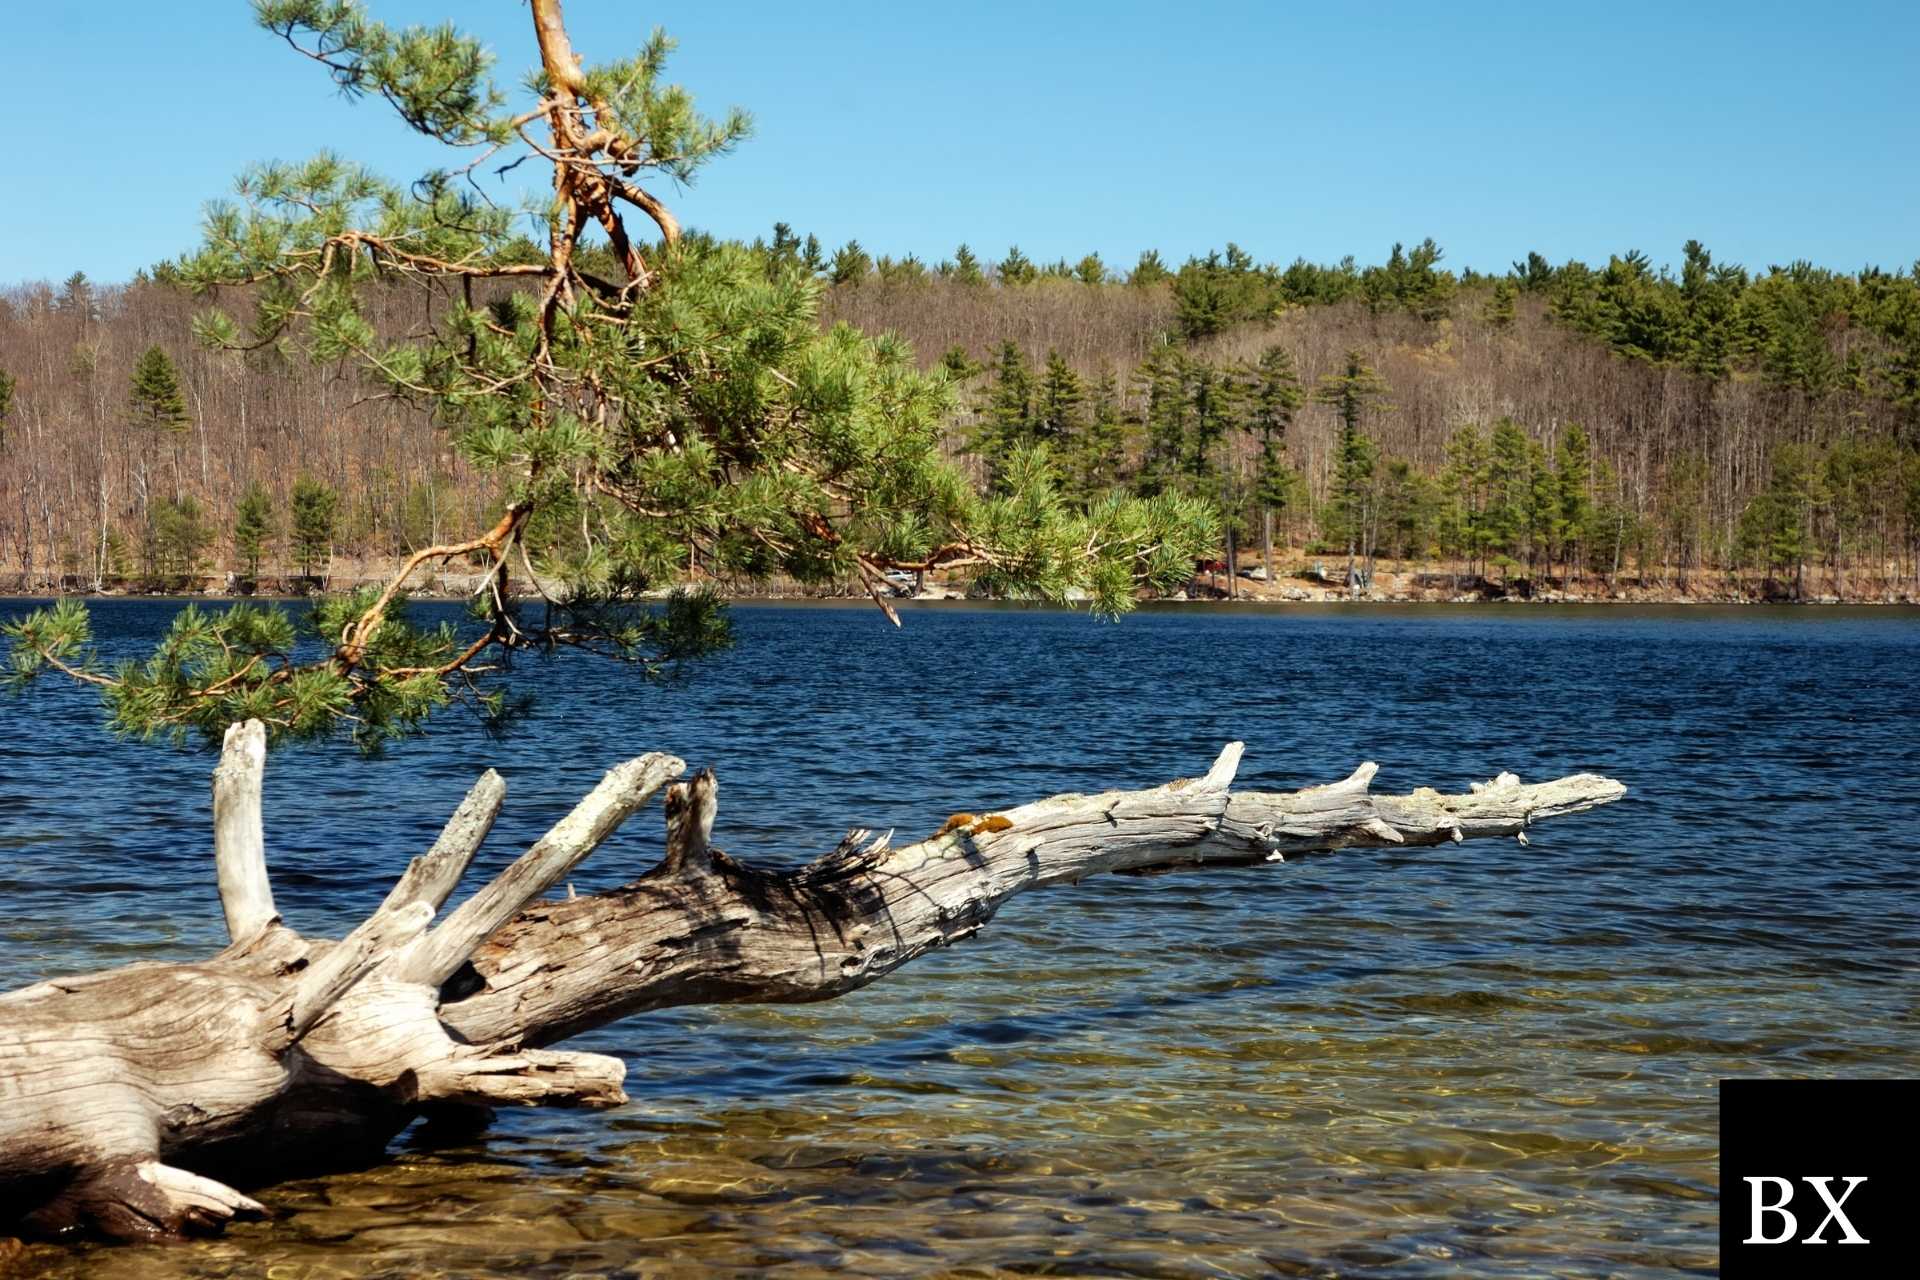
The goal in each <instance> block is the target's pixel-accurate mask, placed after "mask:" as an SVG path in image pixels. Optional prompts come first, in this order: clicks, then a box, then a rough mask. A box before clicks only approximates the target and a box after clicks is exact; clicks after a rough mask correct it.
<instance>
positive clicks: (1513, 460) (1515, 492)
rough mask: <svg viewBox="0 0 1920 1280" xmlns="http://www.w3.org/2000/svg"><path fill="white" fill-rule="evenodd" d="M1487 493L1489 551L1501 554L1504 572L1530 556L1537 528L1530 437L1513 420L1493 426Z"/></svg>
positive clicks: (1509, 419) (1503, 419)
mask: <svg viewBox="0 0 1920 1280" xmlns="http://www.w3.org/2000/svg"><path fill="white" fill-rule="evenodd" d="M1487 491H1488V493H1487V513H1486V517H1487V519H1486V527H1487V542H1488V547H1489V549H1490V550H1493V551H1496V552H1498V553H1499V555H1500V561H1499V562H1500V564H1501V565H1502V568H1503V570H1504V569H1506V568H1508V567H1509V566H1511V565H1513V564H1514V563H1515V562H1517V560H1518V559H1519V558H1520V557H1522V556H1525V555H1527V554H1528V550H1529V548H1528V543H1527V538H1528V534H1529V532H1530V530H1531V528H1532V525H1533V519H1532V507H1533V472H1532V467H1531V455H1530V453H1529V451H1528V448H1527V433H1526V432H1525V431H1524V430H1522V429H1521V426H1520V424H1519V423H1517V422H1515V421H1514V420H1513V419H1512V418H1502V419H1500V420H1499V421H1498V422H1496V423H1494V424H1493V439H1492V447H1491V451H1490V456H1489V459H1488V469H1487ZM1503 576H1505V574H1504V573H1503Z"/></svg>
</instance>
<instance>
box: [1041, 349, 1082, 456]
mask: <svg viewBox="0 0 1920 1280" xmlns="http://www.w3.org/2000/svg"><path fill="white" fill-rule="evenodd" d="M1086 400H1087V388H1086V384H1085V383H1083V382H1081V380H1080V375H1079V374H1077V373H1075V372H1074V371H1073V369H1072V367H1071V366H1069V365H1068V364H1067V362H1066V359H1065V357H1063V356H1062V355H1061V354H1060V353H1059V352H1058V351H1056V350H1054V349H1052V348H1048V350H1047V364H1046V368H1045V369H1044V370H1043V371H1042V372H1041V375H1040V389H1039V394H1038V397H1037V400H1036V403H1035V406H1034V432H1035V434H1036V435H1037V436H1038V437H1039V438H1040V439H1041V440H1043V441H1045V442H1046V443H1047V445H1048V447H1049V448H1050V449H1051V450H1052V451H1053V453H1054V456H1055V457H1058V458H1065V457H1066V456H1067V455H1068V454H1069V452H1070V451H1071V450H1072V449H1074V448H1076V447H1078V445H1079V443H1080V438H1081V435H1082V433H1083V432H1084V430H1085V422H1084V419H1083V416H1082V413H1081V410H1082V408H1083V406H1084V405H1085V404H1086Z"/></svg>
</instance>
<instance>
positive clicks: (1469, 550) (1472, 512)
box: [1441, 422, 1490, 574]
mask: <svg viewBox="0 0 1920 1280" xmlns="http://www.w3.org/2000/svg"><path fill="white" fill-rule="evenodd" d="M1489 461H1490V459H1489V456H1488V452H1487V440H1486V437H1485V436H1484V435H1483V434H1482V433H1481V431H1480V428H1479V426H1478V425H1477V424H1475V423H1471V422H1469V423H1466V424H1465V425H1463V426H1462V427H1460V429H1459V430H1457V431H1455V432H1454V433H1453V438H1452V439H1451V440H1449V441H1448V442H1447V468H1446V471H1445V473H1444V474H1443V476H1442V479H1441V484H1442V487H1443V488H1444V490H1445V492H1446V499H1445V502H1444V506H1443V511H1444V516H1443V519H1442V525H1443V531H1444V533H1445V535H1446V541H1447V542H1448V543H1449V545H1450V547H1451V549H1452V550H1453V551H1454V553H1455V554H1457V555H1459V556H1460V557H1461V558H1462V559H1464V560H1466V561H1467V564H1468V567H1469V568H1472V569H1474V570H1475V571H1476V572H1478V573H1482V574H1484V573H1485V572H1486V559H1485V557H1486V551H1487V547H1488V544H1489V541H1490V539H1489V536H1488V529H1487V513H1486V507H1487V472H1488V465H1489Z"/></svg>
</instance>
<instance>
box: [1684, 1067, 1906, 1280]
mask: <svg viewBox="0 0 1920 1280" xmlns="http://www.w3.org/2000/svg"><path fill="white" fill-rule="evenodd" d="M1916 1114H1920V1081H1915V1080H1722V1081H1721V1082H1720V1269H1721V1274H1722V1275H1724V1276H1727V1277H1729V1278H1730V1280H1739V1277H1742V1276H1776V1275H1777V1276H1810V1275H1847V1276H1879V1275H1889V1276H1892V1275H1901V1276H1906V1275H1911V1274H1913V1271H1912V1267H1913V1265H1914V1263H1913V1258H1914V1253H1915V1249H1916V1248H1917V1247H1920V1214H1916V1212H1915V1199H1914V1196H1915V1193H1916V1190H1917V1189H1920V1179H1916V1177H1915V1175H1914V1172H1913V1169H1914V1162H1915V1152H1914V1150H1913V1144H1912V1139H1913V1136H1914V1125H1915V1120H1914V1117H1915V1115H1916Z"/></svg>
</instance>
